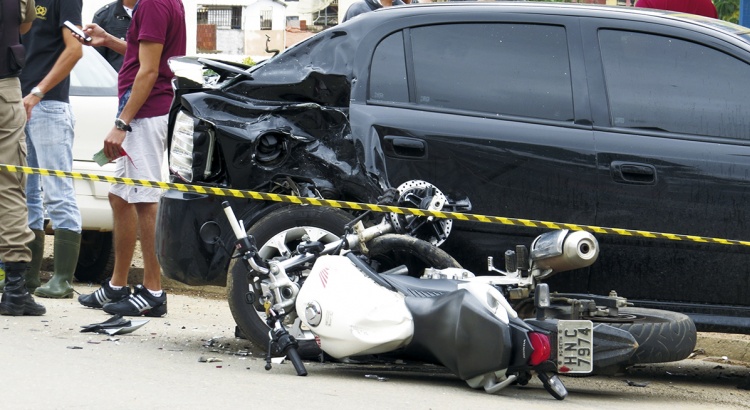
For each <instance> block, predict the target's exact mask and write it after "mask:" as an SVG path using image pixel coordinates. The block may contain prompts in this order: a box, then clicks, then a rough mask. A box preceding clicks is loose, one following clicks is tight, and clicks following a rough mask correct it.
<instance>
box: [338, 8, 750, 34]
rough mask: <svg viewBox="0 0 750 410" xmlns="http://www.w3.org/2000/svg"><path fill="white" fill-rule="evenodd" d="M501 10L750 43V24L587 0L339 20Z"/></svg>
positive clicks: (385, 12)
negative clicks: (643, 24) (667, 28)
mask: <svg viewBox="0 0 750 410" xmlns="http://www.w3.org/2000/svg"><path fill="white" fill-rule="evenodd" d="M498 11H499V12H502V13H520V14H547V15H553V14H555V15H567V16H574V17H575V16H581V17H597V18H615V19H621V20H635V21H648V22H660V23H662V24H670V25H675V26H684V27H688V26H689V27H691V28H693V29H697V30H698V31H704V32H711V31H713V32H721V33H723V34H727V35H730V36H732V37H735V38H738V39H741V40H742V41H743V42H745V43H747V44H750V28H747V27H743V26H740V25H737V24H734V23H730V22H727V21H724V20H719V19H714V18H710V17H704V16H698V15H695V14H689V13H681V12H674V11H667V10H656V9H646V8H635V7H624V6H608V5H597V4H585V3H542V2H526V1H499V2H486V1H483V2H465V1H459V2H446V3H421V4H413V5H403V6H396V7H385V8H380V9H378V10H375V11H374V12H370V13H364V14H361V15H359V16H357V17H356V18H354V19H351V20H349V21H347V22H345V23H342V24H340V25H339V26H338V27H340V28H344V27H346V26H347V25H349V24H352V25H355V24H367V25H373V26H375V25H379V24H382V23H383V22H385V21H388V20H390V19H393V18H395V17H396V16H398V17H407V16H417V15H424V14H433V13H434V14H440V13H486V12H491V13H497V12H498ZM357 21H359V23H358V22H357ZM334 28H335V27H334Z"/></svg>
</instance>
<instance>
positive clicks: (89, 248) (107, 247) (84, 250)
mask: <svg viewBox="0 0 750 410" xmlns="http://www.w3.org/2000/svg"><path fill="white" fill-rule="evenodd" d="M114 268H115V252H114V249H112V232H99V231H83V232H81V250H80V252H79V253H78V263H77V264H76V271H75V273H74V276H75V278H76V280H78V281H79V282H86V283H99V282H101V281H102V280H104V279H106V278H108V277H110V276H112V271H113V270H114Z"/></svg>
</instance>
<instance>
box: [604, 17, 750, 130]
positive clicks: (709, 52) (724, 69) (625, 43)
mask: <svg viewBox="0 0 750 410" xmlns="http://www.w3.org/2000/svg"><path fill="white" fill-rule="evenodd" d="M599 42H600V45H601V47H600V48H601V53H602V61H603V66H604V75H605V81H606V87H607V94H608V98H609V106H610V112H611V120H612V124H613V125H614V126H615V127H624V128H640V129H654V130H663V131H668V132H676V133H684V134H693V135H709V136H716V137H727V138H736V139H750V115H748V113H750V98H748V95H750V81H748V78H750V65H748V64H747V63H745V62H743V61H741V60H738V59H737V58H735V57H733V56H731V55H728V54H726V53H724V52H721V51H718V50H716V49H713V48H710V47H706V46H704V45H701V44H697V43H693V42H689V41H685V40H681V39H677V38H672V37H666V36H660V35H654V34H647V33H635V32H628V31H619V30H602V31H600V32H599Z"/></svg>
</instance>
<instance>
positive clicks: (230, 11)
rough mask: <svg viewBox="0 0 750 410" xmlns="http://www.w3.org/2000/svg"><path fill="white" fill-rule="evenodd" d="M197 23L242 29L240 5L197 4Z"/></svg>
mask: <svg viewBox="0 0 750 410" xmlns="http://www.w3.org/2000/svg"><path fill="white" fill-rule="evenodd" d="M198 24H213V25H215V26H216V28H223V29H235V30H239V29H242V6H198Z"/></svg>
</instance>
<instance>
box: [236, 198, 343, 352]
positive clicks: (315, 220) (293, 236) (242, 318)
mask: <svg viewBox="0 0 750 410" xmlns="http://www.w3.org/2000/svg"><path fill="white" fill-rule="evenodd" d="M351 219H352V216H351V215H350V214H348V213H346V212H344V211H341V210H337V209H333V208H322V207H302V206H294V207H287V208H282V209H279V210H277V211H274V212H272V213H270V214H268V215H266V216H265V217H263V218H262V219H260V220H259V221H258V222H256V223H255V224H253V225H252V226H251V227H250V228H249V229H248V231H247V233H248V235H252V236H253V237H254V238H255V244H256V246H257V247H258V255H259V256H260V257H261V258H263V259H264V260H270V259H272V258H276V257H280V256H287V255H289V254H290V253H291V252H293V251H294V250H295V249H296V248H297V245H298V244H299V243H301V242H302V241H303V240H304V239H303V237H308V238H309V239H310V240H317V241H321V242H323V243H330V242H333V241H335V240H337V239H339V238H340V237H341V235H343V233H344V225H346V223H348V222H349V221H350V220H351ZM308 272H309V267H306V269H305V270H303V271H300V272H294V273H293V274H294V276H295V278H293V280H296V281H297V283H298V284H299V285H300V286H301V284H302V282H304V279H305V278H306V276H307V274H308ZM288 274H290V276H292V275H291V274H292V272H288ZM265 284H266V282H265V281H261V283H260V287H262V291H264V293H265V290H266V289H267V287H266V286H265ZM227 293H228V299H229V309H230V310H231V312H232V316H233V317H234V320H235V322H236V323H237V326H238V327H239V329H240V331H241V332H242V334H243V336H245V337H246V338H248V339H249V340H250V341H251V342H253V344H255V345H256V346H257V347H259V348H261V349H263V350H266V349H267V347H268V340H269V338H268V331H269V327H268V325H266V313H265V310H264V308H263V301H262V300H261V296H263V295H258V294H257V293H258V291H257V289H254V288H253V286H252V282H251V277H250V275H248V272H247V270H246V269H245V267H244V266H243V264H242V263H239V262H238V260H237V259H233V260H232V262H231V263H230V264H229V271H228V274H227ZM269 294H270V293H269ZM272 303H273V302H272ZM291 310H292V311H291V312H290V311H289V310H287V318H286V319H287V320H286V321H285V325H286V326H287V327H291V326H292V324H293V322H294V319H295V318H296V312H294V311H293V308H292V309H291ZM310 336H311V337H310V339H309V340H304V339H300V338H298V342H299V349H298V350H299V353H300V355H301V356H302V357H303V358H311V357H315V356H317V355H319V354H320V349H319V348H318V346H317V344H316V343H315V340H314V338H313V337H312V334H310Z"/></svg>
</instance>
